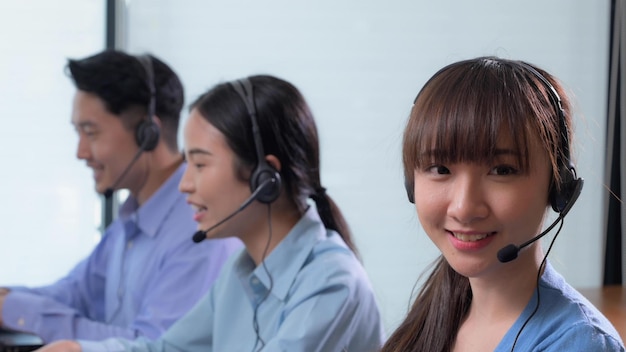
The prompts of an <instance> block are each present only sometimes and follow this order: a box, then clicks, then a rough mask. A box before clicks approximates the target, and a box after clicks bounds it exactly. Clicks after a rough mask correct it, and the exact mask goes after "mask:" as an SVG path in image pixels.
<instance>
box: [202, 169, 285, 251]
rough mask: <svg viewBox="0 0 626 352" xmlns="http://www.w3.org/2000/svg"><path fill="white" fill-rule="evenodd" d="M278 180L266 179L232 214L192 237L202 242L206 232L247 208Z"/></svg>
mask: <svg viewBox="0 0 626 352" xmlns="http://www.w3.org/2000/svg"><path fill="white" fill-rule="evenodd" d="M277 182H278V180H276V179H275V178H270V179H267V180H265V181H264V182H263V183H261V184H260V185H259V187H257V188H256V189H255V190H254V192H252V194H251V195H250V197H248V199H246V200H245V201H244V202H243V203H241V205H240V206H239V208H237V210H235V211H234V212H232V213H231V214H230V215H228V216H227V217H225V218H224V219H222V220H220V221H219V222H218V223H217V224H215V225H213V226H211V227H209V228H208V229H206V230H198V231H196V233H194V234H193V237H192V238H191V239H192V240H193V241H194V242H195V243H200V242H202V241H203V240H205V239H206V234H207V233H208V232H209V231H211V230H213V229H214V228H216V227H218V226H220V225H221V224H223V223H225V222H226V221H228V220H230V219H231V218H232V217H233V216H235V215H237V214H239V213H240V212H241V211H243V210H244V209H246V208H247V207H248V205H250V204H252V201H254V200H256V199H257V197H258V196H259V194H261V192H263V190H264V189H265V188H266V187H268V186H270V185H271V184H275V183H277Z"/></svg>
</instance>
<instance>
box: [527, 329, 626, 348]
mask: <svg viewBox="0 0 626 352" xmlns="http://www.w3.org/2000/svg"><path fill="white" fill-rule="evenodd" d="M553 337H554V338H552V339H548V340H546V341H545V344H544V346H541V345H539V346H537V348H538V350H540V351H545V352H561V351H568V352H588V351H594V352H624V346H623V345H622V343H621V342H620V341H617V340H616V339H615V337H613V336H611V335H610V334H607V333H606V332H604V331H602V330H600V329H598V328H597V327H593V326H589V325H586V324H576V325H574V326H572V327H571V328H569V329H567V330H565V331H564V333H563V334H562V335H559V336H553ZM520 350H523V349H520Z"/></svg>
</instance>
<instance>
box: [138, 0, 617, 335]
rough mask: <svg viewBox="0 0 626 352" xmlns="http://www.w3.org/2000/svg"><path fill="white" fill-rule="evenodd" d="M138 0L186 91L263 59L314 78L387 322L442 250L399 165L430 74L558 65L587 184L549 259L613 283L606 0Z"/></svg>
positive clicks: (333, 171)
mask: <svg viewBox="0 0 626 352" xmlns="http://www.w3.org/2000/svg"><path fill="white" fill-rule="evenodd" d="M128 4H129V7H128V17H127V21H128V22H127V29H128V34H127V35H128V36H127V38H126V42H127V48H128V49H129V50H131V51H133V52H136V53H142V52H146V51H150V52H153V53H154V54H156V55H158V56H160V57H162V58H164V59H165V60H166V61H167V62H168V63H170V64H171V65H172V66H173V67H174V68H175V69H176V70H177V71H178V72H179V73H180V74H181V76H182V78H183V81H184V83H185V86H186V89H187V101H188V102H189V101H191V100H193V99H194V98H195V97H197V96H198V95H199V94H201V93H202V92H203V91H205V90H206V89H207V88H209V87H211V86H212V85H214V84H215V83H217V82H219V81H224V80H231V79H235V78H239V77H242V76H246V75H250V74H257V73H269V74H274V75H277V76H279V77H282V78H285V79H287V80H289V81H291V82H292V83H294V84H295V85H296V86H297V87H299V88H300V89H301V90H302V92H303V94H304V95H305V97H307V98H308V101H309V103H310V105H311V107H312V109H313V111H314V113H315V116H316V118H317V121H318V127H319V129H320V134H321V142H322V182H323V183H324V185H325V186H326V187H327V188H328V192H329V194H330V195H331V196H332V197H334V198H335V200H336V201H337V202H338V204H339V205H340V206H341V207H342V209H343V211H344V213H345V215H346V216H347V218H348V220H349V222H350V223H351V226H352V229H353V231H354V233H355V237H356V241H357V245H358V247H359V248H360V250H361V253H362V256H363V259H364V263H365V267H366V269H367V271H368V273H369V275H370V278H371V280H372V282H373V284H374V286H375V289H376V293H377V295H378V299H379V302H380V304H381V307H382V310H383V314H384V318H385V323H386V327H387V330H389V331H391V330H393V328H395V326H396V325H397V324H398V323H399V321H400V320H401V319H402V318H403V317H404V315H405V313H406V309H407V307H408V304H409V300H410V297H409V296H410V293H411V290H412V288H413V286H414V284H415V283H416V281H417V278H418V276H419V274H420V273H421V272H422V271H423V270H424V268H425V267H426V265H427V264H428V263H429V262H430V261H432V259H433V258H434V257H435V255H436V253H437V252H436V249H435V248H434V247H433V245H431V244H430V241H429V240H428V239H427V237H426V235H425V234H424V233H423V232H422V230H421V229H420V227H419V225H418V223H417V220H416V215H415V211H414V209H413V207H412V206H411V205H410V204H409V203H408V202H407V201H406V195H405V192H404V187H403V180H402V172H401V160H400V139H401V138H400V136H401V133H402V129H403V126H404V122H405V119H406V117H407V115H408V112H409V109H410V108H411V104H412V101H413V98H414V97H415V95H416V94H417V92H418V90H419V88H420V87H421V86H422V85H423V84H424V82H425V81H426V79H427V78H429V77H430V76H431V75H432V74H433V73H434V72H435V71H436V70H438V69H439V68H441V67H443V66H444V65H446V64H448V63H451V62H453V61H457V60H460V59H465V58H470V57H474V56H481V55H498V56H502V57H505V58H513V59H524V60H527V61H530V62H533V63H536V64H538V65H539V66H540V67H542V68H544V69H546V70H548V71H549V72H551V73H553V74H555V75H556V76H557V77H560V78H561V80H562V81H563V83H564V84H565V85H566V87H568V88H569V89H570V90H571V92H572V94H573V98H574V100H575V104H576V109H577V115H576V126H575V129H576V135H577V142H578V143H579V147H578V149H577V151H576V156H577V160H578V171H579V174H580V175H582V176H583V177H584V178H585V180H586V184H585V189H584V191H583V194H582V196H581V199H580V200H579V204H577V206H576V207H574V209H573V210H572V212H571V213H570V215H569V216H568V218H567V219H566V224H565V227H564V229H563V232H562V235H561V236H560V237H559V239H558V240H557V243H556V246H555V249H554V250H553V252H552V254H551V260H552V262H553V263H554V264H555V265H556V266H557V268H558V269H559V270H560V271H561V272H562V273H563V274H564V275H565V276H566V278H567V279H568V280H569V281H570V282H571V283H572V284H573V285H575V286H578V287H583V286H594V285H599V284H600V283H601V270H602V259H601V257H602V247H601V246H602V242H603V241H602V228H601V218H600V217H601V209H602V206H601V204H602V203H601V199H602V192H604V188H603V186H602V181H603V175H602V170H603V169H604V167H603V159H602V157H601V156H602V155H603V152H604V129H605V122H604V115H605V100H606V99H605V94H606V86H607V83H606V76H607V75H606V73H607V60H608V58H607V57H608V54H607V51H608V46H607V45H608V39H607V38H608V27H609V20H608V19H609V6H608V1H598V0H579V1H570V0H553V1H543V0H527V1H502V0H474V1H453V0H440V1H432V0H405V1H373V0H317V1H310V2H298V1H288V0H267V1H257V2H254V1H229V2H225V1H207V0H195V1H194V0H187V1H180V0H131V1H129V2H128Z"/></svg>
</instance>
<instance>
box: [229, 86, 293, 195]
mask: <svg viewBox="0 0 626 352" xmlns="http://www.w3.org/2000/svg"><path fill="white" fill-rule="evenodd" d="M230 85H231V86H232V87H233V89H235V92H237V94H239V96H240V97H241V99H242V100H243V102H244V103H245V104H246V109H247V110H248V115H249V116H250V121H251V122H252V137H253V138H254V145H255V149H256V155H257V164H256V166H255V167H254V169H253V170H252V174H251V176H250V190H251V191H252V192H253V193H254V192H255V191H256V190H257V188H259V186H260V185H262V184H264V185H265V184H267V186H264V189H263V190H261V191H260V192H259V193H258V195H257V196H256V200H258V201H259V202H261V203H265V204H269V203H272V202H273V201H275V200H276V199H277V198H278V195H279V194H280V188H281V187H280V185H281V178H280V173H279V172H278V171H277V170H276V169H275V168H274V167H273V166H271V165H270V164H269V163H268V162H267V160H265V153H264V152H263V141H262V140H261V132H260V130H259V124H258V122H257V114H256V105H255V103H254V87H253V85H252V82H250V80H249V79H247V78H243V79H240V80H237V81H234V82H230ZM267 181H271V182H269V184H268V182H267Z"/></svg>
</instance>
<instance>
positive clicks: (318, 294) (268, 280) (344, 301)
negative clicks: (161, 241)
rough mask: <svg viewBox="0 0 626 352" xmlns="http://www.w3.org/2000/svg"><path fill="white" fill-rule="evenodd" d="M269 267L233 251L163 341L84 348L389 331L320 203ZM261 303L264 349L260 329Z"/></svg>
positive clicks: (348, 339)
mask: <svg viewBox="0 0 626 352" xmlns="http://www.w3.org/2000/svg"><path fill="white" fill-rule="evenodd" d="M265 267H266V268H267V271H269V273H270V274H269V275H268V274H267V272H266V270H265V268H264V266H263V265H259V266H258V267H255V265H254V262H253V261H252V259H251V258H250V256H249V255H248V254H247V252H245V251H243V252H242V253H241V254H239V255H238V256H236V257H233V258H232V259H231V260H230V261H229V263H228V264H226V266H225V267H224V271H223V272H222V274H221V275H220V277H219V279H218V280H217V281H216V283H215V286H213V288H212V289H211V291H210V293H209V294H208V295H206V296H205V297H204V298H203V299H202V300H201V301H200V302H199V303H198V305H196V306H195V307H194V308H193V309H192V310H191V311H190V312H189V313H188V314H187V315H186V316H185V317H183V318H182V319H181V320H179V321H178V322H177V323H176V324H174V325H173V326H172V327H171V328H170V329H169V330H168V331H167V332H166V333H165V334H164V335H163V336H162V338H161V339H159V340H157V341H154V342H150V341H147V340H146V339H139V340H136V341H134V342H129V341H123V340H120V339H110V340H107V341H104V342H99V343H98V342H86V341H79V342H80V343H81V346H82V348H83V351H185V352H193V351H198V352H200V351H202V352H211V351H219V352H222V351H228V352H239V351H245V352H252V351H259V350H262V351H289V352H298V351H302V352H315V351H332V352H335V351H337V352H340V351H354V352H368V351H378V350H379V349H380V346H381V345H382V343H383V339H384V337H383V336H384V333H383V328H382V323H381V317H380V313H379V310H378V306H377V304H376V301H375V298H374V293H373V291H372V287H371V285H370V282H369V280H368V278H367V275H366V273H365V271H364V269H363V267H362V266H361V264H360V263H359V261H358V260H357V258H356V257H355V256H354V254H353V253H352V251H350V249H348V247H347V246H346V244H345V243H344V242H343V240H342V239H341V237H340V236H339V235H338V234H337V233H336V232H334V231H329V230H327V229H325V228H324V225H323V223H322V222H321V220H320V218H319V215H318V214H317V212H316V210H315V208H314V207H310V208H309V210H308V211H307V212H306V214H305V215H304V216H303V217H302V218H301V219H300V221H299V222H298V223H297V224H296V226H295V227H294V228H293V229H292V230H291V231H290V232H289V234H288V235H287V237H286V238H285V239H283V241H281V242H280V243H279V244H278V246H277V247H276V248H275V249H274V250H273V251H272V252H271V253H270V255H269V256H268V257H267V258H266V259H265ZM270 287H271V290H270ZM268 290H269V295H267V294H268ZM264 297H265V298H264ZM259 302H260V303H259ZM257 304H259V307H258V311H257V321H258V330H259V337H260V338H261V339H262V340H263V341H264V343H265V346H264V347H263V348H261V344H260V342H259V341H258V340H257V334H256V333H255V330H254V327H253V320H254V319H253V314H254V308H255V306H256V305H257Z"/></svg>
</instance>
